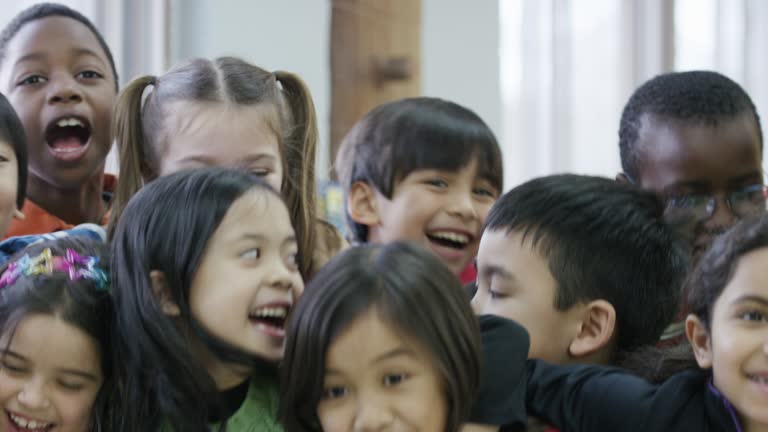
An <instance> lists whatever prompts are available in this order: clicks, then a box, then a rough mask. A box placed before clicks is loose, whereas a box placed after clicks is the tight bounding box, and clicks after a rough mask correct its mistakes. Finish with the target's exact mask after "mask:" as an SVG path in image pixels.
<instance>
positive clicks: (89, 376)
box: [0, 349, 99, 382]
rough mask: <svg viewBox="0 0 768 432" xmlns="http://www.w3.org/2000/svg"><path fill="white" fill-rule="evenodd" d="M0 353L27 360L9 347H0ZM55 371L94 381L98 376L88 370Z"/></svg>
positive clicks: (64, 369) (66, 369) (62, 369)
mask: <svg viewBox="0 0 768 432" xmlns="http://www.w3.org/2000/svg"><path fill="white" fill-rule="evenodd" d="M0 355H7V356H10V357H15V358H17V359H19V360H23V361H26V362H28V361H29V359H27V358H26V357H24V356H23V355H21V354H19V353H17V352H15V351H12V350H10V349H0ZM56 372H58V373H62V374H66V375H75V376H78V377H81V378H85V379H87V380H90V381H96V382H97V381H98V380H99V377H97V376H96V375H95V374H92V373H89V372H83V371H81V370H77V369H68V368H61V369H56Z"/></svg>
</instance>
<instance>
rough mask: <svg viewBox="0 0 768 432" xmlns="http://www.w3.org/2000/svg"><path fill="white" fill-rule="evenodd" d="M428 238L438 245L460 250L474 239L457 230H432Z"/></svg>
mask: <svg viewBox="0 0 768 432" xmlns="http://www.w3.org/2000/svg"><path fill="white" fill-rule="evenodd" d="M427 238H428V239H429V241H431V242H432V243H435V244H437V245H438V246H444V247H449V248H453V249H458V250H461V249H464V248H465V247H467V245H468V244H469V243H470V242H471V241H472V238H471V237H470V236H468V235H466V234H461V233H457V232H455V231H432V232H429V233H427Z"/></svg>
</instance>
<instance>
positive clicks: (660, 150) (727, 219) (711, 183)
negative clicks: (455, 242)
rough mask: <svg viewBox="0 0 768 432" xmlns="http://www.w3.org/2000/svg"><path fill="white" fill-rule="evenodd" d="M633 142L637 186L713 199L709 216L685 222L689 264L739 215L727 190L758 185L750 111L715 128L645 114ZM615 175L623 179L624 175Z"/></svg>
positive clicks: (758, 160) (759, 173) (758, 167)
mask: <svg viewBox="0 0 768 432" xmlns="http://www.w3.org/2000/svg"><path fill="white" fill-rule="evenodd" d="M636 146H637V147H636V149H637V151H638V152H639V153H638V156H639V159H638V160H639V166H638V175H637V177H638V178H636V179H634V180H635V182H636V183H637V184H638V185H639V186H640V187H641V188H643V189H647V190H651V191H655V192H659V193H662V194H664V195H680V194H690V193H703V194H709V195H712V196H714V197H716V198H717V207H716V209H715V212H714V214H713V215H712V217H710V218H709V219H707V220H705V221H702V222H698V223H695V224H688V225H687V226H686V231H688V232H687V234H688V236H687V237H688V238H689V240H690V241H691V245H692V247H693V259H694V262H695V261H696V260H698V258H699V256H700V255H701V253H703V252H704V251H705V250H706V249H707V248H708V247H709V245H710V244H711V243H712V240H713V239H714V237H715V236H717V235H718V234H720V233H722V232H723V231H725V230H726V229H728V228H729V227H730V226H732V225H733V224H734V223H736V222H737V221H738V219H739V217H738V216H737V215H736V214H734V213H733V211H732V210H731V209H730V207H729V206H728V204H727V203H726V194H728V193H729V192H733V191H738V190H740V189H742V188H744V187H746V186H750V185H754V184H762V183H763V174H762V150H761V145H760V136H759V134H758V129H757V125H756V123H755V118H754V116H753V114H752V113H751V112H745V113H743V114H740V115H737V116H736V117H733V118H731V119H724V120H722V121H720V122H719V123H718V124H717V125H715V126H713V125H707V124H697V123H686V122H682V121H676V120H669V119H663V118H659V117H657V116H655V115H651V114H646V115H644V116H643V117H642V126H641V128H640V133H639V137H638V142H637V144H636ZM617 178H618V179H619V180H620V181H622V180H623V181H627V177H626V175H625V174H619V176H618V177H617Z"/></svg>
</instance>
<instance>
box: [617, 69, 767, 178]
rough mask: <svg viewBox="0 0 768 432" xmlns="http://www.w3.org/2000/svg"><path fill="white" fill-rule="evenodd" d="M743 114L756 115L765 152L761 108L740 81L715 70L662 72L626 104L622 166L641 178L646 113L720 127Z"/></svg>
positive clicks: (621, 152) (621, 125)
mask: <svg viewBox="0 0 768 432" xmlns="http://www.w3.org/2000/svg"><path fill="white" fill-rule="evenodd" d="M743 113H750V114H751V115H752V116H754V119H755V127H756V128H757V133H758V136H759V137H760V150H761V151H762V149H763V132H762V128H761V126H760V117H759V116H758V114H757V109H756V108H755V104H754V103H753V102H752V99H750V97H749V95H748V94H747V92H745V91H744V89H743V88H741V86H740V85H738V84H737V83H736V82H734V81H733V80H731V79H730V78H728V77H726V76H724V75H721V74H719V73H717V72H712V71H689V72H672V73H667V74H662V75H658V76H656V77H654V78H652V79H650V80H648V81H646V82H645V83H644V84H643V85H641V86H640V87H639V88H638V89H637V90H635V92H634V93H633V94H632V96H631V97H630V98H629V101H628V102H627V104H626V105H625V106H624V111H623V112H622V114H621V124H620V126H619V153H620V155H621V166H622V169H623V170H624V173H625V174H627V175H628V176H629V177H630V178H632V179H634V180H636V181H637V180H638V178H637V177H638V168H639V164H640V163H641V162H642V161H641V157H640V155H639V153H640V152H639V151H638V150H639V149H638V148H637V145H636V144H637V140H638V138H639V135H640V128H641V127H642V124H643V117H644V116H645V115H646V114H650V115H654V116H656V117H657V118H660V119H662V120H672V121H678V122H684V123H688V124H690V123H693V124H704V125H708V126H717V125H718V124H719V123H720V122H722V121H728V120H731V119H733V118H735V117H737V116H739V115H740V114H743Z"/></svg>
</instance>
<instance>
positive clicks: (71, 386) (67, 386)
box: [59, 380, 83, 392]
mask: <svg viewBox="0 0 768 432" xmlns="http://www.w3.org/2000/svg"><path fill="white" fill-rule="evenodd" d="M59 386H61V388H63V389H64V390H67V391H71V392H77V391H80V390H82V389H83V384H82V383H73V382H67V381H64V380H60V381H59Z"/></svg>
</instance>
